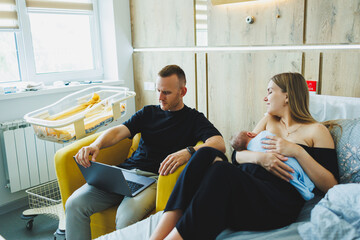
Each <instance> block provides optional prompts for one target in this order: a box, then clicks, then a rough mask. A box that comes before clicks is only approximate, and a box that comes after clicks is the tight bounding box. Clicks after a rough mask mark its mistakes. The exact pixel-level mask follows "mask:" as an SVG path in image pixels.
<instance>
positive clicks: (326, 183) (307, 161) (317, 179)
mask: <svg viewBox="0 0 360 240" xmlns="http://www.w3.org/2000/svg"><path fill="white" fill-rule="evenodd" d="M313 133H314V138H313V142H314V147H321V148H331V149H333V148H334V141H333V139H332V137H331V135H330V132H329V131H328V129H327V128H326V127H325V126H323V125H322V124H316V125H315V126H314V129H313ZM299 149H300V150H299V151H297V152H296V154H295V155H294V157H295V158H296V159H297V160H298V162H299V163H300V165H301V166H302V168H303V169H304V171H305V172H306V173H307V175H308V176H309V177H310V179H311V180H312V181H313V182H314V184H315V185H316V187H317V188H319V189H320V190H321V191H323V192H324V193H326V192H327V191H328V190H329V189H330V188H332V187H333V186H334V185H336V184H337V183H338V182H337V181H336V179H335V177H334V176H333V175H332V173H331V172H330V171H328V170H327V169H326V168H324V167H323V166H321V165H320V164H319V163H318V162H317V161H315V160H314V159H313V158H312V157H311V156H310V155H309V154H308V153H307V152H306V151H305V150H304V149H303V148H302V147H300V148H299Z"/></svg>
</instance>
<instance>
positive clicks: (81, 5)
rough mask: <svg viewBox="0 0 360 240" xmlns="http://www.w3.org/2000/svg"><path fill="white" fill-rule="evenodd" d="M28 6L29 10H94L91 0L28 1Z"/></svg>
mask: <svg viewBox="0 0 360 240" xmlns="http://www.w3.org/2000/svg"><path fill="white" fill-rule="evenodd" d="M0 1H1V0H0ZM26 6H27V7H29V8H46V9H66V10H84V11H92V10H93V4H92V1H91V0H62V1H61V0H26Z"/></svg>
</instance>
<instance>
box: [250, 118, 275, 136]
mask: <svg viewBox="0 0 360 240" xmlns="http://www.w3.org/2000/svg"><path fill="white" fill-rule="evenodd" d="M278 122H279V119H278V118H277V117H274V116H272V115H270V114H266V115H265V116H264V117H263V118H262V119H261V120H260V121H259V122H258V124H257V125H256V127H255V128H254V130H253V132H255V133H259V132H261V131H263V130H266V129H268V127H269V126H273V125H274V124H276V123H278Z"/></svg>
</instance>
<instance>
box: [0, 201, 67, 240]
mask: <svg viewBox="0 0 360 240" xmlns="http://www.w3.org/2000/svg"><path fill="white" fill-rule="evenodd" d="M26 209H27V207H23V208H20V209H16V210H14V211H11V212H9V213H5V214H3V215H0V235H1V236H2V237H3V238H5V239H6V240H23V239H27V240H32V239H33V240H35V239H36V240H53V239H54V232H55V231H56V229H57V227H58V220H56V219H54V218H51V217H49V216H46V215H38V216H37V217H35V218H34V221H33V227H32V229H31V230H28V229H27V228H26V224H27V222H28V221H26V220H23V219H21V215H22V212H23V211H24V210H26ZM0 239H1V238H0ZM56 240H64V236H61V235H57V236H56Z"/></svg>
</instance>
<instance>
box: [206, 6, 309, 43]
mask: <svg viewBox="0 0 360 240" xmlns="http://www.w3.org/2000/svg"><path fill="white" fill-rule="evenodd" d="M304 1H305V0H275V1H267V2H264V1H258V2H256V1H255V2H249V3H245V4H227V5H216V6H215V5H213V6H212V5H211V4H210V5H209V19H208V29H209V46H235V45H278V44H302V43H303V29H304V4H305V3H304ZM247 16H254V18H255V22H254V23H253V24H247V23H246V22H245V19H246V17H247Z"/></svg>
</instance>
